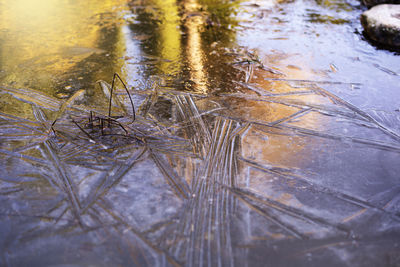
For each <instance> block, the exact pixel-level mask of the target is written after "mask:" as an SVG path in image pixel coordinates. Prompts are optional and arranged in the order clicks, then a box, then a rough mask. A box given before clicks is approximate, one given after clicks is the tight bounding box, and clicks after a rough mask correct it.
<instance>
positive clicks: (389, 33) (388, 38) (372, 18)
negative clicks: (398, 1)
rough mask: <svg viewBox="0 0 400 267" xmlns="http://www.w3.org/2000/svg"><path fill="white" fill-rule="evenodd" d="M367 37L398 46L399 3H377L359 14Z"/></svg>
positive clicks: (399, 37)
mask: <svg viewBox="0 0 400 267" xmlns="http://www.w3.org/2000/svg"><path fill="white" fill-rule="evenodd" d="M361 24H362V25H363V27H364V30H365V32H366V34H367V35H368V37H370V38H371V39H372V40H374V41H376V42H378V43H381V44H384V45H389V46H395V47H400V5H388V4H384V5H378V6H375V7H373V8H371V9H370V10H367V11H365V12H364V13H363V14H362V15H361Z"/></svg>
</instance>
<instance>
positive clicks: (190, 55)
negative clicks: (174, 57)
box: [184, 0, 208, 94]
mask: <svg viewBox="0 0 400 267" xmlns="http://www.w3.org/2000/svg"><path fill="white" fill-rule="evenodd" d="M184 8H185V10H186V12H188V13H189V14H190V13H191V12H195V11H196V10H197V2H196V0H188V1H186V2H185V3H184ZM202 25H203V19H202V18H201V17H200V16H191V17H188V18H187V19H186V20H185V27H186V28H187V50H186V54H187V60H188V64H189V67H190V79H191V80H192V81H194V82H195V87H196V88H195V90H196V91H197V92H199V93H203V94H206V93H207V91H208V88H207V76H206V72H205V68H204V54H203V50H202V47H201V35H200V33H201V32H200V30H201V27H202Z"/></svg>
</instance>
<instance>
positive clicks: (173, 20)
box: [154, 0, 182, 73]
mask: <svg viewBox="0 0 400 267" xmlns="http://www.w3.org/2000/svg"><path fill="white" fill-rule="evenodd" d="M154 3H155V5H156V6H157V7H158V8H160V10H161V11H162V13H163V14H164V16H162V18H160V19H161V23H160V25H159V29H160V40H159V41H160V43H161V49H160V57H161V58H162V59H166V60H168V61H164V60H162V61H161V62H160V64H159V68H160V70H161V71H162V72H163V73H171V72H174V71H176V70H177V69H180V67H181V64H180V62H181V60H180V58H181V49H182V48H181V33H180V17H179V14H178V6H177V3H176V0H155V1H154Z"/></svg>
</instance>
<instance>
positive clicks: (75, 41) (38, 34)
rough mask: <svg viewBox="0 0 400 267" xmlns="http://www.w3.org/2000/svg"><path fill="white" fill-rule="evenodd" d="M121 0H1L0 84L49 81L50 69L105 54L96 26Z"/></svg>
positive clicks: (67, 67) (57, 70)
mask: <svg viewBox="0 0 400 267" xmlns="http://www.w3.org/2000/svg"><path fill="white" fill-rule="evenodd" d="M125 2H126V1H125V0H117V1H113V0H90V1H75V0H58V1H55V0H15V1H5V0H1V6H2V11H0V12H1V20H0V30H1V32H0V40H1V42H2V44H1V46H0V49H1V52H0V53H1V54H0V64H1V66H2V69H4V70H5V71H6V75H7V78H6V79H5V80H3V81H1V82H2V84H4V83H11V84H12V85H13V86H26V85H27V83H29V85H33V84H34V87H36V88H39V87H41V86H44V87H49V86H50V84H51V83H52V80H53V76H54V75H57V74H60V73H63V72H66V71H68V70H70V69H71V68H73V67H74V66H75V64H76V63H77V62H80V61H81V60H83V59H84V58H86V57H88V56H90V55H92V54H93V53H97V54H100V53H104V54H106V53H107V52H109V51H105V50H103V49H100V48H99V42H100V40H101V38H103V36H102V35H101V28H102V27H103V28H104V27H105V26H104V23H107V19H108V20H111V19H115V16H114V15H112V14H115V12H116V11H118V10H117V9H116V8H115V7H119V6H120V7H121V8H122V5H123V4H124V3H125ZM100 22H101V23H103V25H100ZM115 42H119V40H115ZM32 80H33V81H32Z"/></svg>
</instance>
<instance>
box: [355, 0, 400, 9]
mask: <svg viewBox="0 0 400 267" xmlns="http://www.w3.org/2000/svg"><path fill="white" fill-rule="evenodd" d="M362 2H363V4H364V5H366V6H367V7H372V6H376V5H381V4H400V0H362Z"/></svg>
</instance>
